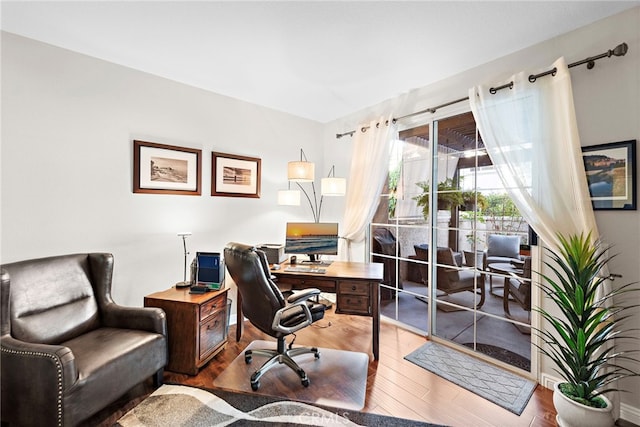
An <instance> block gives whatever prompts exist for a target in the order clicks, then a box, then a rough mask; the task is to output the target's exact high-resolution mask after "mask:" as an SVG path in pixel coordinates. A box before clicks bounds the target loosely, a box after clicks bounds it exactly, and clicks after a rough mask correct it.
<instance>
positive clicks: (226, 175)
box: [211, 151, 262, 199]
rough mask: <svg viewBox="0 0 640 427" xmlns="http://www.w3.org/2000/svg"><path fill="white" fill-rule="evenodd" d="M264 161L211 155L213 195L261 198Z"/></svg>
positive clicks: (234, 156) (243, 157)
mask: <svg viewBox="0 0 640 427" xmlns="http://www.w3.org/2000/svg"><path fill="white" fill-rule="evenodd" d="M261 168H262V160H261V159H259V158H257V157H247V156H239V155H235V154H227V153H218V152H215V151H214V152H212V153H211V195H212V196H226V197H252V198H256V199H258V198H260V181H261Z"/></svg>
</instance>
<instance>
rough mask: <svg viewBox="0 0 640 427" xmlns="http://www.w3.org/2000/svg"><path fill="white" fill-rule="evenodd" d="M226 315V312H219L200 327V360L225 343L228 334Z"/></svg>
mask: <svg viewBox="0 0 640 427" xmlns="http://www.w3.org/2000/svg"><path fill="white" fill-rule="evenodd" d="M225 315H226V311H225V310H218V311H217V312H215V314H214V315H213V316H211V317H210V319H209V320H207V321H206V322H204V323H202V324H201V325H200V351H199V358H200V359H204V358H205V357H207V356H208V355H209V354H211V352H213V351H214V350H215V349H216V347H217V346H218V345H219V344H220V343H222V342H223V341H224V339H225V334H226V325H225V318H226V316H225Z"/></svg>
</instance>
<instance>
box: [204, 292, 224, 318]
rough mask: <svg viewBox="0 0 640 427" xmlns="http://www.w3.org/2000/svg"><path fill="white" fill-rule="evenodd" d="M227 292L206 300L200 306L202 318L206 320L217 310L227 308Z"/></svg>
mask: <svg viewBox="0 0 640 427" xmlns="http://www.w3.org/2000/svg"><path fill="white" fill-rule="evenodd" d="M226 296H227V294H226V293H223V294H220V295H218V296H217V297H215V298H213V299H211V300H210V301H207V302H205V303H204V304H202V305H201V306H200V320H201V321H202V320H204V319H206V318H207V317H209V316H211V315H212V314H213V313H214V312H215V311H216V310H220V309H225V308H226V307H227V304H226V302H227V298H226Z"/></svg>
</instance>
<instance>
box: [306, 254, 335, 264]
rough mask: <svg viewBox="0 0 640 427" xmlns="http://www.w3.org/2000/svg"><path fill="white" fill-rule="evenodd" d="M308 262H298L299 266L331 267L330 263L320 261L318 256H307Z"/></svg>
mask: <svg viewBox="0 0 640 427" xmlns="http://www.w3.org/2000/svg"><path fill="white" fill-rule="evenodd" d="M307 256H308V257H309V260H308V261H307V260H304V261H300V264H306V265H331V261H322V260H321V259H320V257H319V256H318V254H307Z"/></svg>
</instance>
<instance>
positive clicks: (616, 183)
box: [582, 140, 637, 210]
mask: <svg viewBox="0 0 640 427" xmlns="http://www.w3.org/2000/svg"><path fill="white" fill-rule="evenodd" d="M582 159H583V160H584V169H585V171H586V173H587V182H588V183H589V193H590V195H591V203H592V204H593V209H594V210H611V209H622V210H636V209H637V199H636V197H637V189H636V141H635V140H630V141H621V142H612V143H610V144H601V145H593V146H591V147H583V148H582Z"/></svg>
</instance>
